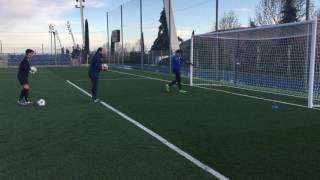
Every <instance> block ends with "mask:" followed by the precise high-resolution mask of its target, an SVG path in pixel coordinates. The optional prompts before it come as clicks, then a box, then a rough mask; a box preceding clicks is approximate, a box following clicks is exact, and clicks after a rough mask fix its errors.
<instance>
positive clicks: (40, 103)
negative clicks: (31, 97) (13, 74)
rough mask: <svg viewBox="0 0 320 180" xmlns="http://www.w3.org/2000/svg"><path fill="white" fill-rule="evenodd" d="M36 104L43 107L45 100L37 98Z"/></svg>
mask: <svg viewBox="0 0 320 180" xmlns="http://www.w3.org/2000/svg"><path fill="white" fill-rule="evenodd" d="M37 104H38V106H40V107H43V106H46V101H45V100H44V99H39V100H38V101H37Z"/></svg>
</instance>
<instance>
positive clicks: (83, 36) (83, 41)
mask: <svg viewBox="0 0 320 180" xmlns="http://www.w3.org/2000/svg"><path fill="white" fill-rule="evenodd" d="M77 2H79V6H78V5H76V8H80V16H81V19H80V20H81V31H82V49H84V46H85V44H86V42H85V34H84V17H83V8H84V5H83V3H84V2H85V0H76V3H77ZM81 57H82V56H80V61H81ZM86 58H88V57H86ZM87 62H88V59H87ZM80 63H82V62H80Z"/></svg>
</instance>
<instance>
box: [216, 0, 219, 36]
mask: <svg viewBox="0 0 320 180" xmlns="http://www.w3.org/2000/svg"><path fill="white" fill-rule="evenodd" d="M218 26H219V0H216V31H217V32H218V31H219V27H218Z"/></svg>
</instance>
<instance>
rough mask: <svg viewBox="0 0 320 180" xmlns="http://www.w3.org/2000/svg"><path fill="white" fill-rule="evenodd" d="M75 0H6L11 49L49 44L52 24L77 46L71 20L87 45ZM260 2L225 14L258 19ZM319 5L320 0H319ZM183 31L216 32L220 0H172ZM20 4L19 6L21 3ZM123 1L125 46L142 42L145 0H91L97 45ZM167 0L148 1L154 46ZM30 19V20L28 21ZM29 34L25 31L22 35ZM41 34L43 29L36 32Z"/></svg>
mask: <svg viewBox="0 0 320 180" xmlns="http://www.w3.org/2000/svg"><path fill="white" fill-rule="evenodd" d="M74 2H75V0H68V1H66V0H54V1H52V0H10V1H2V0H1V1H0V21H1V23H0V39H1V40H2V42H3V43H4V45H5V48H6V49H7V51H12V49H24V48H25V47H30V46H31V47H32V46H35V47H36V48H37V49H40V47H41V44H42V43H43V44H44V46H45V49H46V50H48V47H49V42H50V41H49V40H50V38H49V34H48V25H49V24H50V23H52V24H54V25H55V27H56V28H57V29H58V30H59V32H60V36H61V41H62V44H63V46H71V45H72V42H71V38H70V36H69V35H68V33H67V28H66V21H67V20H69V21H70V23H71V26H72V28H73V31H74V33H75V38H76V41H77V43H81V33H80V32H81V29H80V14H79V9H75V8H74ZM258 2H259V0H220V8H219V9H220V13H219V14H220V16H222V15H223V13H224V12H227V11H231V10H232V11H234V12H235V13H236V15H237V16H238V18H239V19H240V21H241V23H242V25H243V26H246V25H247V24H248V19H249V18H251V17H254V10H255V7H256V5H257V4H258ZM314 2H315V3H316V7H317V9H319V8H320V1H319V0H317V1H314ZM172 3H173V10H174V16H175V20H176V26H177V31H178V35H179V36H181V37H182V38H188V37H189V36H190V35H191V32H192V30H195V32H196V33H205V32H208V31H211V30H213V28H214V22H215V8H216V7H215V0H172ZM17 4H19V6H17ZM120 4H124V6H123V15H124V17H123V18H124V39H125V44H126V45H127V46H129V44H130V47H129V48H132V47H134V45H135V43H136V42H137V41H138V40H139V37H140V34H139V0H130V1H128V0H86V8H85V17H86V18H87V19H88V20H89V24H90V31H91V40H90V41H91V44H92V48H96V47H98V46H101V45H102V44H104V43H105V42H106V41H107V36H106V12H107V11H109V12H110V29H111V30H114V29H120V8H119V6H120ZM162 8H163V0H143V14H144V17H143V21H144V26H143V27H144V33H145V42H146V44H147V47H148V48H149V47H150V45H151V43H152V42H153V41H154V39H155V37H156V36H157V33H158V26H159V22H158V19H159V16H160V11H161V10H162ZM26 19H28V20H26ZM22 32H23V33H22ZM35 32H37V33H35Z"/></svg>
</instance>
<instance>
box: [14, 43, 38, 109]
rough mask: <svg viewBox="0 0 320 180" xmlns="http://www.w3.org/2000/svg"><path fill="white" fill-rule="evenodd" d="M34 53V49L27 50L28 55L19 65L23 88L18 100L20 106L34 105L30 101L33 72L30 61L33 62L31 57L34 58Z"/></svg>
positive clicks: (19, 76) (19, 77) (20, 80)
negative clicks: (30, 74)
mask: <svg viewBox="0 0 320 180" xmlns="http://www.w3.org/2000/svg"><path fill="white" fill-rule="evenodd" d="M33 53H34V51H33V50H32V49H27V50H26V55H25V57H24V59H23V60H22V61H21V63H20V65H19V72H18V76H17V77H18V80H19V82H20V84H21V86H22V90H21V93H20V97H19V100H18V104H20V105H29V104H32V102H30V101H29V91H30V85H29V81H28V77H29V73H30V70H31V68H30V60H31V57H32V56H33Z"/></svg>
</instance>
